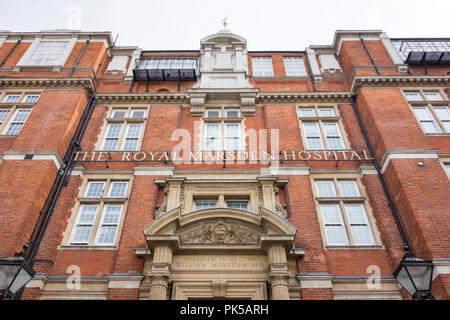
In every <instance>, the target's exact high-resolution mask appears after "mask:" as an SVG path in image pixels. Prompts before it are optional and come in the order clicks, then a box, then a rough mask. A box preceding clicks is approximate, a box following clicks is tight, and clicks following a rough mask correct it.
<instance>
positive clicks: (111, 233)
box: [98, 226, 117, 244]
mask: <svg viewBox="0 0 450 320" xmlns="http://www.w3.org/2000/svg"><path fill="white" fill-rule="evenodd" d="M99 232H100V234H99V236H98V244H114V239H115V238H116V232H117V226H101V227H100V231H99Z"/></svg>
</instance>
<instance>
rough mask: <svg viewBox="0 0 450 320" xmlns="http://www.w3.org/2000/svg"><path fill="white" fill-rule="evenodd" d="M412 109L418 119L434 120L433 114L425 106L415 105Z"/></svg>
mask: <svg viewBox="0 0 450 320" xmlns="http://www.w3.org/2000/svg"><path fill="white" fill-rule="evenodd" d="M413 109H414V113H415V114H416V116H417V118H418V119H419V120H434V118H433V115H432V114H431V112H430V110H428V108H427V107H415V108H413Z"/></svg>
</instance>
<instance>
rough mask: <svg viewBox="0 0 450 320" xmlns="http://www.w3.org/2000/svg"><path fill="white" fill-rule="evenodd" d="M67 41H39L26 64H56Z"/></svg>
mask: <svg viewBox="0 0 450 320" xmlns="http://www.w3.org/2000/svg"><path fill="white" fill-rule="evenodd" d="M68 43H69V42H68V41H41V42H40V43H39V46H38V47H37V49H36V50H35V51H34V52H33V54H32V56H31V57H30V60H29V61H28V64H29V65H34V66H43V65H57V64H58V63H59V59H60V58H61V57H62V55H63V54H64V51H65V49H66V46H67V44H68Z"/></svg>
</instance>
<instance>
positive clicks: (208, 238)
mask: <svg viewBox="0 0 450 320" xmlns="http://www.w3.org/2000/svg"><path fill="white" fill-rule="evenodd" d="M258 240H259V235H258V234H257V233H256V232H253V231H250V230H248V229H247V228H243V227H242V226H241V225H238V224H233V223H229V222H225V221H224V220H218V221H215V222H213V223H207V224H203V225H202V226H200V227H197V228H194V229H191V230H189V231H186V232H182V233H181V235H180V241H181V243H184V244H188V243H192V244H255V243H258Z"/></svg>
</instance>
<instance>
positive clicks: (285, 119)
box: [0, 30, 450, 299]
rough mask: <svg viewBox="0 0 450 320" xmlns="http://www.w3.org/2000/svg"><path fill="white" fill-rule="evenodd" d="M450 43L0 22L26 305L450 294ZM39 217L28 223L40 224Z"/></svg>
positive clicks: (0, 237) (7, 194) (7, 242)
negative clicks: (27, 272) (119, 39)
mask: <svg viewBox="0 0 450 320" xmlns="http://www.w3.org/2000/svg"><path fill="white" fill-rule="evenodd" d="M449 43H450V40H449V39H414V40H412V39H409V40H408V39H390V38H388V36H387V35H386V34H385V33H383V32H381V31H337V32H336V34H335V38H334V40H333V43H332V45H320V46H319V45H317V46H310V47H308V48H306V50H305V51H298V52H278V51H277V52H272V51H264V52H251V51H247V43H246V40H245V39H244V38H242V37H241V36H238V35H235V34H233V33H231V32H229V31H226V30H222V31H220V32H219V33H217V34H213V35H211V36H207V37H205V38H203V39H202V40H201V42H200V50H196V51H145V50H141V49H140V48H138V47H118V46H115V45H113V43H112V39H111V34H110V33H102V32H98V33H95V32H94V33H88V32H74V31H64V30H62V31H52V32H38V33H14V32H0V201H1V206H0V258H7V257H10V256H12V255H13V254H15V253H18V252H21V251H22V249H23V246H24V245H25V244H28V245H27V246H26V247H25V249H24V252H25V254H26V256H27V257H28V259H29V260H30V263H31V264H32V265H33V269H34V270H35V271H36V274H35V275H34V277H33V279H32V280H31V281H29V282H28V283H27V285H26V287H25V289H24V290H23V291H22V292H19V294H18V295H17V297H20V298H21V299H191V298H200V299H210V298H244V299H411V296H410V295H409V294H408V293H407V291H406V290H405V289H402V287H401V286H400V285H399V284H398V283H397V281H396V279H395V277H394V276H393V274H394V271H395V270H396V268H397V267H398V266H399V264H400V262H401V260H402V258H403V256H404V255H405V250H404V247H405V245H406V246H409V248H410V250H411V251H412V253H413V254H414V255H415V256H416V257H418V258H421V259H425V260H430V261H432V263H433V265H434V270H433V275H432V279H433V280H432V294H433V296H434V297H435V298H436V299H449V297H450V241H449V240H450V239H449V234H450V227H449V226H450V198H449V190H450V182H449V177H450V140H449V139H450V138H449V136H450V111H449V106H450V101H449V100H450V98H449V96H450V84H449V80H450V76H449V72H450V64H449V63H450V59H449V58H450V47H449ZM33 230H34V231H33Z"/></svg>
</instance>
